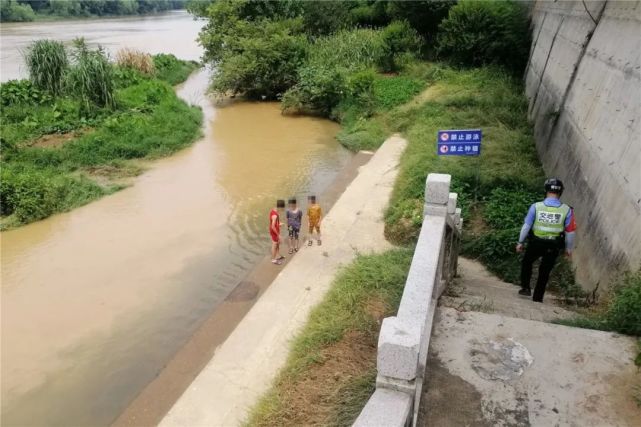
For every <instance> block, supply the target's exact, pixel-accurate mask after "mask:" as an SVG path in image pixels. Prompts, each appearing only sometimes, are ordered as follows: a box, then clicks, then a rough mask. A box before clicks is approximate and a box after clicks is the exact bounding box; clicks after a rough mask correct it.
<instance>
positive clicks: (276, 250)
mask: <svg viewBox="0 0 641 427" xmlns="http://www.w3.org/2000/svg"><path fill="white" fill-rule="evenodd" d="M283 209H285V201H284V200H277V201H276V207H275V208H272V210H271V211H270V212H269V235H270V236H271V238H272V264H276V265H281V264H282V263H283V261H282V260H283V259H284V258H285V257H284V256H282V255H281V254H280V226H281V222H280V214H281V213H283Z"/></svg>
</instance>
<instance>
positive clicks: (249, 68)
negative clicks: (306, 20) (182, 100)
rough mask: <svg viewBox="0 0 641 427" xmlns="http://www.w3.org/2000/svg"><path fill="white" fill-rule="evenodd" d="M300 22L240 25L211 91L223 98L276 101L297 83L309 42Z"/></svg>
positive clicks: (219, 62)
mask: <svg viewBox="0 0 641 427" xmlns="http://www.w3.org/2000/svg"><path fill="white" fill-rule="evenodd" d="M299 27H300V22H299V21H297V20H285V21H269V20H262V21H260V22H256V23H252V24H248V23H241V24H239V25H238V27H237V29H236V30H235V31H234V32H233V33H232V35H230V36H229V37H228V38H226V39H225V40H226V41H225V46H226V47H225V49H224V50H223V52H222V54H221V55H220V59H219V60H217V61H216V62H215V68H214V74H213V79H212V89H213V90H214V91H215V92H217V93H219V94H222V95H226V94H231V95H235V94H241V95H245V96H246V97H248V98H251V99H277V98H279V97H280V96H281V95H282V94H283V93H284V92H285V91H286V90H287V89H289V88H290V87H292V86H293V85H294V83H295V82H296V72H297V69H298V67H299V66H300V65H301V64H302V62H303V58H304V57H305V50H306V47H307V41H306V39H305V37H304V36H303V35H302V34H297V33H298V32H299Z"/></svg>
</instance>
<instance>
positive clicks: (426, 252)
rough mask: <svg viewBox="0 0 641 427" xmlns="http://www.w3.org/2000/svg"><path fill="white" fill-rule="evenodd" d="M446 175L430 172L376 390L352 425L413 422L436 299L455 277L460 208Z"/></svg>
mask: <svg viewBox="0 0 641 427" xmlns="http://www.w3.org/2000/svg"><path fill="white" fill-rule="evenodd" d="M450 180H451V177H450V175H442V174H429V175H428V177H427V183H426V189H425V207H424V219H423V226H422V228H421V233H420V235H419V238H418V242H417V244H416V249H415V251H414V257H413V258H412V265H411V266H410V271H409V274H408V276H407V281H406V283H405V289H404V291H403V297H402V299H401V303H400V306H399V309H398V313H397V315H396V316H394V317H388V318H386V319H384V320H383V324H382V325H381V332H380V335H379V339H378V354H377V362H376V363H377V371H378V376H377V378H376V392H375V393H374V394H373V395H372V397H371V398H370V399H369V401H368V402H367V405H366V406H365V408H363V411H362V412H361V414H360V415H359V417H358V419H357V420H356V422H355V423H354V425H355V426H383V425H384V426H386V427H394V426H398V427H402V426H406V425H409V424H412V423H415V422H416V417H417V415H418V408H419V402H420V399H421V389H422V387H423V378H424V376H425V365H426V362H427V352H428V349H429V343H430V336H431V334H432V321H433V319H434V311H435V309H436V305H437V301H438V298H439V297H440V295H441V294H442V292H443V290H444V289H445V286H446V285H447V283H448V282H449V281H450V280H451V279H452V278H453V277H454V276H455V275H456V267H457V259H458V247H459V239H460V231H461V227H462V220H461V210H460V209H457V208H456V201H457V195H456V194H455V193H450Z"/></svg>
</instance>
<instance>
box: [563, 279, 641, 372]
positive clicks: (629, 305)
mask: <svg viewBox="0 0 641 427" xmlns="http://www.w3.org/2000/svg"><path fill="white" fill-rule="evenodd" d="M639 307H641V271H637V272H635V273H627V274H625V275H623V276H621V278H620V279H619V280H617V281H615V282H613V284H612V285H611V290H610V291H609V294H607V295H606V296H605V299H604V300H603V302H602V303H601V305H600V306H597V307H594V308H593V309H592V310H591V311H588V312H587V314H585V315H583V316H580V317H577V318H575V319H570V320H559V321H557V322H556V323H559V324H563V325H567V326H575V327H580V328H588V329H598V330H603V331H615V332H619V333H622V334H627V335H635V336H638V337H641V310H639ZM637 359H638V360H639V362H641V354H640V355H639V356H638V357H637Z"/></svg>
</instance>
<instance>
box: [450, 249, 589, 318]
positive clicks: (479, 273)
mask: <svg viewBox="0 0 641 427" xmlns="http://www.w3.org/2000/svg"><path fill="white" fill-rule="evenodd" d="M458 266H459V268H458V270H459V275H460V278H459V279H458V280H457V282H456V283H455V284H454V285H453V286H450V287H449V288H448V289H447V290H446V291H445V295H443V297H441V300H440V305H441V306H444V307H451V308H455V309H457V310H459V311H478V312H483V313H495V314H501V315H504V316H509V317H517V318H521V319H527V320H537V321H541V322H551V321H553V320H555V319H567V318H571V317H574V316H576V313H574V312H572V311H569V310H566V309H564V308H563V307H561V306H559V305H558V304H557V300H556V298H554V297H553V296H552V295H550V294H549V293H547V294H546V295H545V298H544V302H543V303H538V302H534V301H532V299H531V298H529V297H524V296H520V295H518V290H519V287H518V286H514V285H513V284H510V283H506V282H503V281H501V280H500V279H499V278H497V277H496V276H494V275H493V274H492V273H490V272H489V271H487V269H486V268H485V267H484V266H483V265H482V264H481V263H479V262H477V261H473V260H470V259H467V258H459V264H458Z"/></svg>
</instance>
